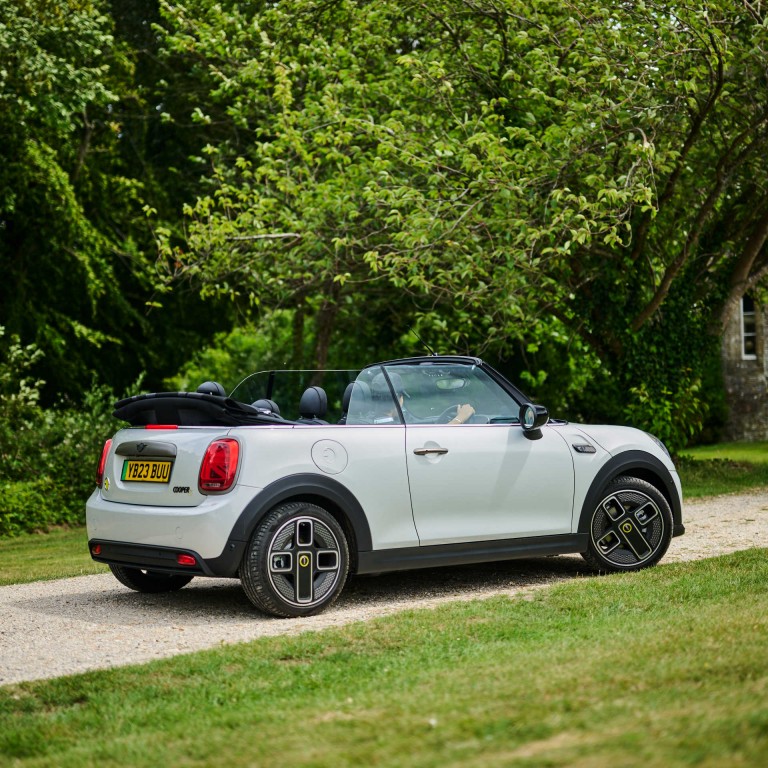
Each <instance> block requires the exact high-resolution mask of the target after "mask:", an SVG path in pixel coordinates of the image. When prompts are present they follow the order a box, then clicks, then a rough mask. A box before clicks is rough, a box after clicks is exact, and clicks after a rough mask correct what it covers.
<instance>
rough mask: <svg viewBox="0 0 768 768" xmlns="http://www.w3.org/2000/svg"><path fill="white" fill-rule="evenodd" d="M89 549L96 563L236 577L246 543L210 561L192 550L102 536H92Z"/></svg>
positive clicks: (164, 571) (237, 544)
mask: <svg viewBox="0 0 768 768" xmlns="http://www.w3.org/2000/svg"><path fill="white" fill-rule="evenodd" d="M88 551H89V552H90V553H91V557H92V558H93V559H94V560H95V561H96V562H97V563H104V564H106V565H121V566H125V567H129V568H140V569H141V570H147V571H159V572H161V573H183V574H185V575H187V576H223V577H236V576H237V569H238V567H239V566H240V561H241V560H242V557H243V553H244V551H245V542H231V543H230V544H229V545H228V546H227V547H225V550H224V552H222V554H221V555H219V556H218V557H215V558H209V559H207V560H206V559H205V558H203V557H201V556H200V554H199V553H198V552H195V551H194V550H191V549H182V548H176V547H154V546H148V545H146V544H128V543H126V542H122V541H104V540H103V539H90V540H89V542H88ZM97 553H98V554H97ZM179 555H186V556H187V557H192V558H194V560H195V565H180V564H179V562H178V557H179Z"/></svg>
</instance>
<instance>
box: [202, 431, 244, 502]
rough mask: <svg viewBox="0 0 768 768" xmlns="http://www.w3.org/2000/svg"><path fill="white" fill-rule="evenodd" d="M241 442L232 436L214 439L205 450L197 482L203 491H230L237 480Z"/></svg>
mask: <svg viewBox="0 0 768 768" xmlns="http://www.w3.org/2000/svg"><path fill="white" fill-rule="evenodd" d="M239 458H240V444H239V443H238V442H237V440H233V439H232V438H230V437H225V438H222V439H221V440H214V441H213V442H212V443H211V444H210V445H209V446H208V450H207V451H206V452H205V456H204V457H203V463H202V464H201V465H200V477H199V478H198V481H197V484H198V487H199V488H200V492H201V493H221V492H222V491H228V490H229V489H230V488H231V487H232V484H233V483H234V482H235V475H237V463H238V460H239Z"/></svg>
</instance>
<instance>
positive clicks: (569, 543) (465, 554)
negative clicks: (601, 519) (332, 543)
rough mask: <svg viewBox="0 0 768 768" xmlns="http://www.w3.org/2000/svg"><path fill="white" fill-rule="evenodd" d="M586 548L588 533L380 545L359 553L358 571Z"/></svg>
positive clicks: (464, 562) (435, 565)
mask: <svg viewBox="0 0 768 768" xmlns="http://www.w3.org/2000/svg"><path fill="white" fill-rule="evenodd" d="M586 549H587V534H585V533H573V534H565V535H562V536H535V537H532V538H528V539H505V540H503V541H480V542H477V541H475V542H469V543H461V544H440V545H436V546H430V547H405V548H402V549H377V550H372V551H369V552H359V553H358V567H357V573H378V572H382V571H407V570H412V569H416V568H440V567H443V566H451V565H470V564H472V563H492V562H494V561H496V560H515V559H518V558H523V557H540V556H545V555H567V554H574V553H578V552H584V551H586Z"/></svg>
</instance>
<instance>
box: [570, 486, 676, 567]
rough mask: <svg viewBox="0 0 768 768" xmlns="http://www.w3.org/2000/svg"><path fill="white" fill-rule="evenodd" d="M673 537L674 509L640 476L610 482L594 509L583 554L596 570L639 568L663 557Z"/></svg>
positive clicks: (654, 563)
mask: <svg viewBox="0 0 768 768" xmlns="http://www.w3.org/2000/svg"><path fill="white" fill-rule="evenodd" d="M671 539H672V511H671V510H670V508H669V503H668V502H667V500H666V499H665V498H664V495H663V494H662V493H660V492H659V490H658V489H657V488H655V487H654V486H653V485H651V484H650V483H648V482H646V481H645V480H640V479H639V478H636V477H618V478H616V479H615V480H613V481H612V482H611V483H609V484H608V486H607V487H606V489H605V491H604V493H603V498H602V500H601V501H600V503H599V504H598V505H597V506H596V507H595V509H594V510H593V511H592V514H591V517H590V521H589V542H588V545H587V551H586V552H583V553H582V557H583V558H584V560H586V561H587V563H588V564H589V565H590V566H592V568H594V569H595V570H596V571H601V572H603V573H615V572H620V571H639V570H640V569H641V568H647V567H649V566H651V565H656V563H658V562H659V560H661V558H662V557H663V556H664V553H665V552H666V551H667V547H668V546H669V542H670V540H671Z"/></svg>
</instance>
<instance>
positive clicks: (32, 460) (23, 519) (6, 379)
mask: <svg viewBox="0 0 768 768" xmlns="http://www.w3.org/2000/svg"><path fill="white" fill-rule="evenodd" d="M2 333H3V329H2V328H0V336H2ZM10 342H11V343H10V345H9V348H8V352H7V353H6V354H5V355H4V356H0V490H1V491H2V492H1V493H0V536H4V535H12V534H17V533H21V532H23V531H35V530H45V529H47V528H49V527H51V526H55V525H62V524H74V523H82V522H83V518H84V513H85V508H84V499H85V498H86V497H87V496H88V495H89V494H90V492H91V490H92V488H93V476H94V474H93V473H94V467H95V466H96V463H97V462H98V458H99V455H100V452H101V447H102V445H103V442H104V440H105V439H106V438H107V437H108V436H109V435H110V434H111V433H112V432H114V430H115V427H116V425H117V423H118V422H117V421H116V420H115V419H113V418H112V416H111V411H112V403H113V402H114V400H115V397H114V394H113V393H112V391H111V390H110V389H109V388H108V387H104V386H101V387H98V386H94V387H93V388H92V389H91V390H89V391H88V392H87V393H86V394H85V397H84V401H83V404H82V406H80V405H79V404H78V405H74V404H71V403H70V404H67V403H66V402H61V403H59V405H58V407H57V408H48V409H44V408H42V407H41V405H40V390H41V388H42V386H43V384H44V382H43V381H41V380H34V379H32V378H30V377H29V376H28V375H27V374H28V372H29V370H30V369H31V368H32V366H33V365H34V364H35V362H36V361H37V360H38V359H39V357H40V354H41V353H40V350H39V349H37V348H36V347H35V346H34V345H28V346H26V347H24V346H22V345H21V344H20V343H19V341H18V338H14V337H12V338H11V340H10Z"/></svg>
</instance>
